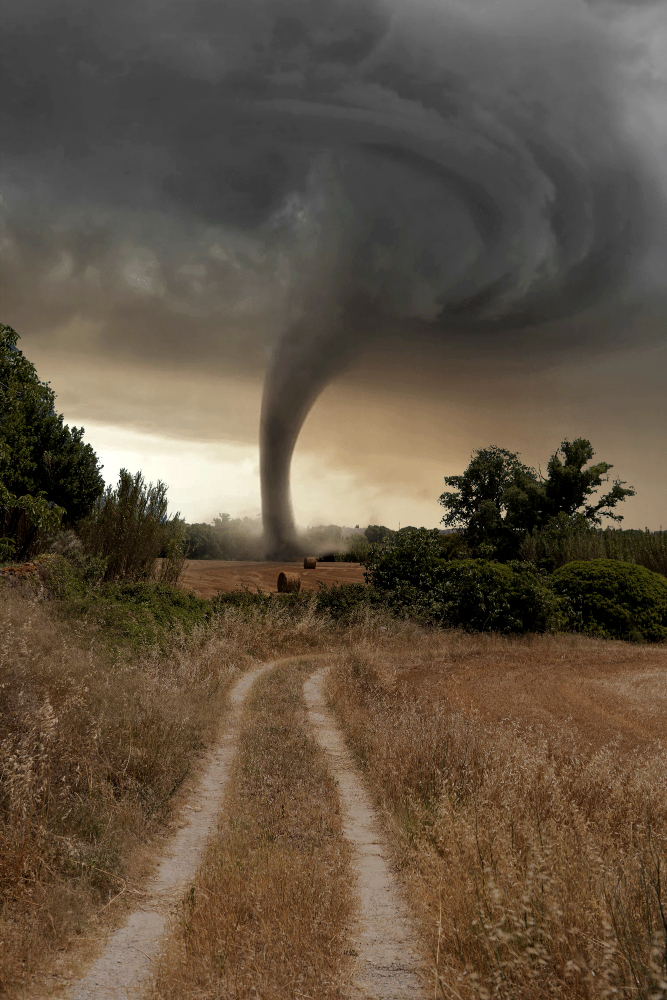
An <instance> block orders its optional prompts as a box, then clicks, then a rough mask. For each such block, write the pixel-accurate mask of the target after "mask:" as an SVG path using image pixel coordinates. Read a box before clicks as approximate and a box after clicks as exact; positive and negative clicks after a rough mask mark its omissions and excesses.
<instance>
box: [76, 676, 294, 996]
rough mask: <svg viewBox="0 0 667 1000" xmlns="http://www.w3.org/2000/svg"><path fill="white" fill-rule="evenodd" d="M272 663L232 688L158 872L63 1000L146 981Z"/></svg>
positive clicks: (125, 989)
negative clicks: (252, 698)
mask: <svg viewBox="0 0 667 1000" xmlns="http://www.w3.org/2000/svg"><path fill="white" fill-rule="evenodd" d="M273 666H275V663H273V662H271V663H264V664H262V665H261V666H258V667H256V668H255V669H254V670H250V671H248V673H246V674H243V676H242V677H240V678H239V680H238V681H237V682H236V684H235V685H234V686H233V687H232V689H231V691H230V693H229V703H230V712H229V716H228V719H227V723H226V726H225V732H224V734H223V736H222V738H221V740H220V741H219V743H218V744H217V745H216V746H215V747H214V748H213V749H212V750H211V751H210V752H209V753H208V755H207V758H206V762H205V767H204V772H203V774H202V776H201V779H200V781H199V783H198V785H197V787H196V788H195V789H194V790H193V793H192V796H191V802H192V803H193V805H192V806H187V805H186V806H185V810H184V811H186V814H187V817H188V818H187V821H186V823H185V825H184V826H182V827H181V828H180V829H179V830H178V831H177V832H176V833H175V834H174V836H173V838H172V839H171V841H170V842H169V844H168V846H167V848H166V850H165V851H164V853H163V857H162V860H161V862H160V865H159V867H158V869H157V872H156V873H155V875H154V876H153V877H152V878H151V879H150V881H149V882H148V884H147V885H146V888H145V890H144V899H143V901H142V904H141V906H140V908H138V909H136V910H134V911H133V912H132V913H131V914H130V916H129V918H128V919H127V920H126V922H125V923H124V924H123V925H122V926H121V927H119V928H118V930H116V931H115V932H114V933H113V934H112V935H111V937H110V938H109V939H108V941H107V943H106V945H105V947H104V951H103V952H102V954H101V955H100V956H99V958H98V959H97V960H96V961H95V962H94V964H93V965H92V966H91V967H90V969H89V970H88V972H87V973H86V974H85V975H84V976H83V978H82V979H80V980H79V981H78V982H77V983H73V984H72V985H71V986H70V987H69V989H68V991H67V992H66V994H65V997H66V1000H121V998H126V997H132V996H138V995H139V992H140V990H141V988H142V987H143V986H144V985H145V984H146V983H147V980H148V977H149V975H150V969H151V963H152V961H153V959H154V958H155V957H156V955H157V953H158V950H159V947H160V944H161V941H162V935H163V933H164V931H165V925H166V923H167V920H168V918H169V915H170V913H171V911H172V909H173V907H174V906H175V905H177V904H178V902H179V900H180V899H181V897H182V896H183V893H184V892H185V890H186V888H187V886H188V883H189V882H190V881H191V880H192V878H193V876H194V874H195V872H196V871H197V868H198V867H199V865H200V863H201V860H202V857H203V854H204V850H205V848H206V844H207V841H208V839H209V836H210V834H211V833H212V832H213V831H214V829H215V827H216V824H217V820H218V816H219V813H220V807H221V803H222V796H223V792H224V788H225V785H226V783H227V779H228V777H229V773H230V768H231V763H232V759H233V757H234V754H235V751H236V744H237V740H238V731H239V720H240V716H241V707H242V705H243V702H244V700H245V697H246V695H247V694H248V692H249V691H250V688H251V687H252V685H253V684H254V682H255V681H256V680H257V678H258V677H260V676H261V674H263V673H265V672H266V671H268V670H270V669H271V668H272V667H273Z"/></svg>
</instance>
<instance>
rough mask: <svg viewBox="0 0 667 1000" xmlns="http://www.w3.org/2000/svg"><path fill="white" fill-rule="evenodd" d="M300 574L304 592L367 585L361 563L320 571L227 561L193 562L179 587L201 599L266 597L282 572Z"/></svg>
mask: <svg viewBox="0 0 667 1000" xmlns="http://www.w3.org/2000/svg"><path fill="white" fill-rule="evenodd" d="M283 571H284V572H286V573H298V574H299V575H300V577H301V589H302V590H317V587H318V584H319V583H325V584H326V585H327V586H331V584H332V583H363V582H364V568H363V566H361V565H360V564H359V563H340V562H338V563H337V562H331V563H318V564H317V569H304V568H303V561H299V562H235V561H232V560H226V559H193V560H191V561H190V562H188V563H186V565H185V569H184V570H183V573H182V575H181V579H180V582H179V586H180V587H181V588H182V589H183V590H191V591H193V592H194V593H195V594H198V595H199V596H200V597H213V595H214V594H217V593H218V592H219V591H221V590H240V589H241V588H243V587H249V588H250V590H261V591H263V592H264V593H265V594H270V593H275V592H276V590H277V589H278V574H279V573H280V572H283Z"/></svg>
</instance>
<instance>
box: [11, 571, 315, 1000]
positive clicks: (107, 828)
mask: <svg viewBox="0 0 667 1000" xmlns="http://www.w3.org/2000/svg"><path fill="white" fill-rule="evenodd" d="M332 634H333V632H332V626H331V624H330V623H327V622H326V621H324V620H322V619H320V618H318V617H317V616H316V615H315V612H314V610H312V613H311V611H308V610H306V612H305V613H304V615H303V616H302V617H301V618H300V619H299V620H295V618H294V616H293V615H290V614H289V613H288V612H287V611H286V610H285V609H283V608H281V607H279V606H276V607H275V609H273V608H270V609H269V610H268V612H266V613H257V614H253V613H252V612H248V611H247V610H246V611H241V610H235V609H233V608H232V609H228V610H227V611H225V612H224V613H221V614H219V615H218V616H216V619H215V623H214V624H213V625H211V626H209V627H208V628H207V629H206V630H205V631H203V630H200V631H197V630H195V631H194V632H193V633H192V634H191V635H190V636H189V638H179V637H178V635H175V637H174V639H173V642H172V644H171V648H170V649H169V651H168V653H165V652H164V643H162V644H161V645H159V646H157V645H156V646H155V647H154V648H148V649H144V650H143V651H142V652H141V653H137V652H136V651H134V650H133V649H132V648H130V647H129V646H128V648H127V649H126V651H125V652H122V651H121V652H120V653H119V652H118V648H117V644H115V651H114V652H111V651H110V649H109V648H108V647H107V643H106V642H105V632H104V629H103V628H102V629H96V628H95V627H94V626H92V625H87V624H84V623H82V622H81V621H80V620H77V619H76V618H72V617H68V616H67V615H65V616H64V615H63V612H62V611H61V610H60V609H59V606H58V604H57V603H55V602H54V603H53V604H52V603H51V602H45V601H43V600H39V599H38V598H37V597H35V596H34V595H33V596H30V594H29V592H28V591H27V590H26V591H22V590H20V589H10V588H8V587H5V586H0V993H1V994H2V995H5V994H6V995H8V996H10V995H13V994H15V993H16V992H17V991H20V989H21V988H22V987H25V986H26V984H28V983H30V982H31V981H32V977H33V976H35V975H37V974H38V973H40V974H41V972H43V971H44V970H47V969H54V968H55V969H56V971H60V972H62V971H63V969H66V968H69V967H70V966H71V960H73V953H72V948H73V947H74V946H75V945H76V942H77V940H78V939H85V938H86V937H89V936H93V937H94V935H95V933H96V926H95V925H96V923H99V922H100V921H106V920H113V919H114V914H115V913H116V911H117V910H118V908H119V907H122V906H123V904H124V903H125V902H128V901H132V900H136V899H138V898H139V897H137V896H136V895H135V893H136V892H137V891H139V890H140V883H139V882H138V881H137V880H138V879H139V877H140V875H141V873H142V872H143V871H144V868H145V862H146V859H147V858H148V857H149V855H150V854H151V853H154V852H155V851H154V849H153V850H151V848H150V845H151V842H152V839H153V838H154V837H155V836H156V835H158V834H160V832H161V831H163V830H165V829H166V828H167V827H168V825H169V820H170V817H171V813H172V800H173V798H174V796H175V795H176V793H177V792H178V790H179V787H180V786H181V784H182V783H183V782H184V781H185V782H186V783H187V781H188V780H189V777H190V775H191V774H192V773H194V772H196V769H197V766H198V761H199V759H200V758H201V756H202V754H203V750H204V748H205V745H206V744H208V743H210V742H211V741H212V740H213V739H214V738H215V734H216V732H217V731H218V729H219V726H220V724H221V721H222V720H223V717H224V712H225V708H226V693H227V689H228V686H229V684H230V682H231V681H232V680H233V679H234V678H235V677H236V676H238V674H239V672H240V671H242V670H244V669H245V668H246V666H247V665H249V664H251V663H255V662H257V661H258V660H265V659H269V658H273V657H275V656H276V655H277V654H278V653H279V652H282V653H283V655H284V653H289V652H302V651H308V650H310V649H319V648H324V646H325V645H326V644H327V643H330V642H331V638H332ZM75 950H76V949H75Z"/></svg>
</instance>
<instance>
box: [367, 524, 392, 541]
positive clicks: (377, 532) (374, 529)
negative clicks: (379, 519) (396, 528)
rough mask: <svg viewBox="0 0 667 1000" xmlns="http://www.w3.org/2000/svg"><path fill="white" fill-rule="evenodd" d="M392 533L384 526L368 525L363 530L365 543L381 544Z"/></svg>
mask: <svg viewBox="0 0 667 1000" xmlns="http://www.w3.org/2000/svg"><path fill="white" fill-rule="evenodd" d="M393 534H394V532H393V531H392V530H391V528H386V527H385V526H384V524H369V525H368V527H367V528H364V535H365V536H366V541H368V542H371V543H373V544H374V543H375V542H383V541H384V540H385V538H391V537H392V535H393Z"/></svg>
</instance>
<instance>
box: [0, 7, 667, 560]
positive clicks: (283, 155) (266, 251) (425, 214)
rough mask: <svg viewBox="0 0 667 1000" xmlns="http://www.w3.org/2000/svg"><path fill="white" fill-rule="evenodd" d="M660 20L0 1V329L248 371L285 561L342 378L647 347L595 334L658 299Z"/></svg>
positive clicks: (620, 330) (624, 337) (272, 527)
mask: <svg viewBox="0 0 667 1000" xmlns="http://www.w3.org/2000/svg"><path fill="white" fill-rule="evenodd" d="M660 8H661V5H653V4H625V5H624V4H612V3H594V4H588V3H584V2H583V0H559V2H558V3H554V2H552V0H542V2H536V0H502V2H495V3H491V2H490V0H489V2H487V0H474V2H473V0H467V2H465V3H464V2H463V0H461V2H455V0H437V2H435V0H430V2H425V0H413V2H411V3H406V2H405V0H403V2H401V3H399V2H396V0H382V2H379V0H355V2H340V0H339V2H336V0H334V2H329V3H326V4H325V3H322V2H319V3H312V2H297V0H275V2H270V3H267V2H254V3H248V2H244V3H240V2H239V3H234V2H225V3H220V2H212V0H206V2H197V0H193V2H188V3H185V2H182V0H181V2H164V0H161V2H159V3H158V2H155V0H154V2H145V0H144V2H141V0H133V2H131V3H123V2H121V3H115V4H113V5H104V6H103V7H100V6H98V5H95V6H93V5H90V4H83V3H81V2H68V3H58V2H56V3H53V2H49V3H48V4H46V3H30V2H28V3H26V2H22V3H20V4H19V3H12V2H10V3H8V4H6V5H5V15H4V17H5V31H4V42H3V45H4V47H5V52H4V54H3V59H2V73H3V79H2V81H0V86H1V88H2V89H1V91H0V92H1V93H2V122H1V125H0V127H1V128H2V135H3V164H2V166H3V180H2V191H3V207H4V210H5V211H4V223H3V233H2V248H1V252H2V262H3V271H4V274H5V280H6V289H7V292H6V305H7V307H8V311H9V314H10V315H11V316H13V315H16V316H17V317H18V318H19V320H20V319H21V318H23V317H25V319H26V321H27V322H29V324H30V326H31V328H32V329H35V330H40V329H43V330H48V329H49V328H50V327H52V326H53V325H54V324H57V323H66V322H67V321H68V320H69V319H71V317H72V316H77V317H80V318H83V319H87V320H89V321H90V322H91V323H93V324H95V326H96V331H97V332H96V338H97V345H96V349H98V350H99V351H100V352H104V351H107V352H112V353H115V354H116V356H119V357H127V358H128V359H129V358H132V359H135V360H136V359H142V358H144V359H146V360H151V359H155V358H157V357H163V358H164V357H167V358H171V359H172V360H173V362H174V364H188V363H191V362H192V359H193V358H194V359H195V360H198V361H199V362H205V363H207V364H210V365H212V366H213V367H215V366H216V365H217V364H218V363H219V364H220V366H221V368H223V369H226V370H227V371H230V370H231V371H236V372H240V373H247V372H256V371H261V370H266V372H267V374H266V382H265V392H264V402H263V408H262V424H261V437H262V480H263V505H264V517H265V526H266V529H267V536H268V542H269V545H270V547H271V548H273V549H274V550H275V549H278V548H280V547H281V546H285V545H289V542H290V537H291V533H292V530H293V525H292V514H291V509H290V500H289V468H290V461H291V457H292V452H293V449H294V445H295V443H296V440H297V437H298V435H299V432H300V430H301V427H302V424H303V421H304V420H305V418H306V416H307V414H308V412H309V410H310V408H311V406H312V405H313V403H314V402H315V400H316V399H317V398H318V396H319V394H320V393H321V392H322V390H323V389H324V387H325V386H326V385H327V384H328V383H329V382H330V381H331V380H332V379H333V378H335V377H336V376H337V375H339V374H341V373H342V372H344V371H346V370H347V369H349V368H350V367H351V366H353V365H354V364H355V362H356V361H357V360H358V359H359V358H360V357H361V356H362V355H364V354H366V355H367V354H368V352H369V351H380V352H382V351H383V350H385V349H386V352H387V353H388V354H389V353H391V352H396V351H397V350H398V351H399V353H400V351H403V353H404V354H405V355H407V356H409V355H411V354H412V355H418V354H419V353H420V351H421V350H422V349H423V350H424V351H425V352H426V353H427V354H428V355H429V357H432V356H433V351H434V350H435V351H436V353H437V349H438V345H439V344H440V343H441V342H442V344H443V345H444V347H443V351H444V354H446V353H447V351H448V350H449V346H448V345H451V344H452V343H455V344H459V345H462V346H461V348H460V349H461V350H463V351H464V352H465V351H467V352H469V353H470V354H471V355H473V356H474V355H475V354H479V353H482V352H490V353H491V354H493V353H494V352H498V350H499V347H498V345H499V344H500V345H505V350H506V353H507V354H508V355H509V356H510V357H515V358H517V359H518V358H520V357H521V356H522V355H524V354H525V353H526V352H527V351H528V352H530V350H532V351H535V349H536V345H537V350H538V352H539V350H543V353H544V355H545V356H546V355H548V353H549V352H553V351H556V352H557V351H558V350H561V351H570V350H571V351H573V352H575V353H576V352H577V351H580V352H581V351H582V349H584V350H586V349H591V350H592V349H594V348H595V347H597V346H599V341H600V340H602V341H603V342H605V341H606V344H607V346H608V347H609V346H613V345H614V343H622V344H623V343H624V344H625V345H626V346H627V342H628V337H629V336H634V337H636V338H638V337H639V336H640V330H641V329H648V328H650V329H653V327H651V324H648V325H647V324H644V325H643V327H642V325H641V324H637V323H633V322H632V321H631V320H629V319H628V314H627V312H626V313H624V312H623V310H622V309H621V305H622V306H623V309H626V310H627V309H628V308H629V306H628V304H629V303H630V304H632V303H634V305H633V306H631V308H641V307H643V306H645V304H646V303H647V302H649V303H651V308H655V307H654V305H653V304H654V303H655V302H656V301H657V302H658V303H660V302H661V300H662V298H663V297H664V271H663V270H662V269H663V268H664V266H665V264H666V258H665V254H664V236H663V234H664V228H665V227H664V222H665V213H664V204H665V197H664V191H665V178H664V176H663V173H662V163H663V158H664V153H665V146H664V145H663V142H664V136H665V134H666V132H667V130H665V129H664V121H663V120H662V119H661V111H660V108H661V106H662V105H661V100H664V96H665V89H664V88H665V77H664V74H663V75H662V76H661V75H660V71H659V65H660V59H659V55H660V54H661V53H662V54H664V52H666V51H667V41H666V39H665V20H666V18H665V14H664V11H661V9H660ZM661 32H662V34H661ZM661 45H664V49H661V48H660V46H661ZM656 46H657V47H658V50H657V51H658V58H656ZM656 67H658V69H656ZM661 129H662V131H661ZM657 308H659V309H661V308H662V306H661V305H660V306H658V307H657ZM591 310H599V316H600V317H601V320H600V321H599V322H598V323H597V324H596V322H595V321H591V322H589V323H588V324H587V325H586V324H583V325H582V324H581V323H579V324H575V323H573V322H572V320H573V318H574V317H579V316H580V315H581V314H582V313H586V311H588V314H590V311H591ZM594 315H595V314H594ZM619 317H620V318H619ZM630 328H631V329H632V333H629V329H630ZM582 330H583V331H585V332H584V333H583V334H582ZM654 335H655V334H650V335H649V336H654ZM582 337H583V342H582ZM596 342H597V343H596ZM420 345H428V346H426V347H423V348H422V347H420ZM218 359H219V361H218ZM429 377H430V378H433V374H432V372H431V373H430V375H429Z"/></svg>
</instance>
